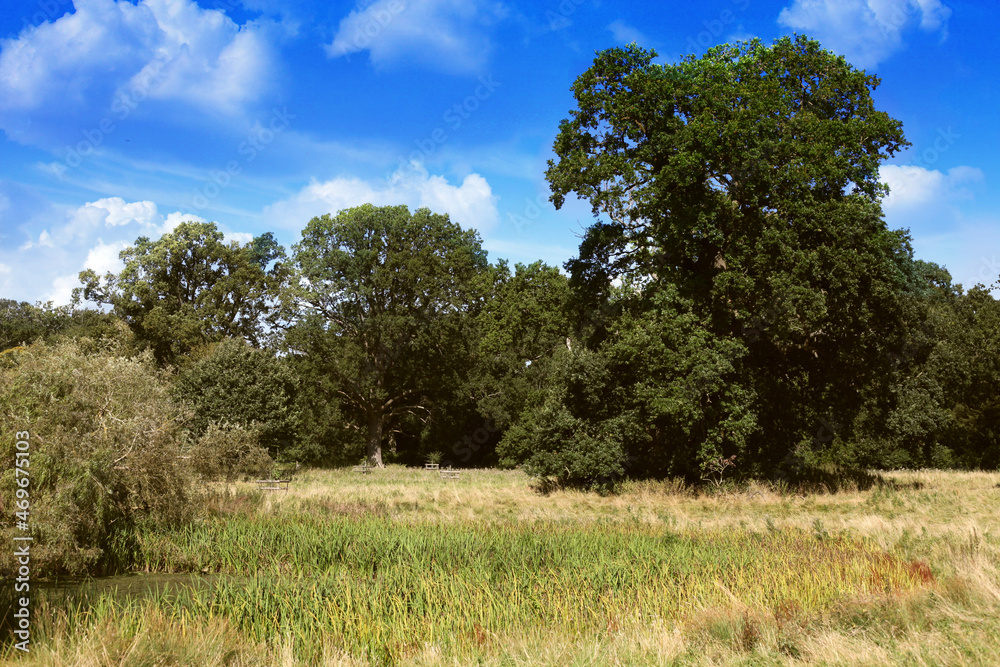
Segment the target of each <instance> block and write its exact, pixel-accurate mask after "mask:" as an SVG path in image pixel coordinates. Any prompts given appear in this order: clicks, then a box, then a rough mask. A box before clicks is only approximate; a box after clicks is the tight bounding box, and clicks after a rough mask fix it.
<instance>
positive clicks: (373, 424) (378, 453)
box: [368, 412, 385, 468]
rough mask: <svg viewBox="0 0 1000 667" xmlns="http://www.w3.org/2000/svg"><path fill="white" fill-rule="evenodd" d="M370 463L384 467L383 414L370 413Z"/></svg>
mask: <svg viewBox="0 0 1000 667" xmlns="http://www.w3.org/2000/svg"><path fill="white" fill-rule="evenodd" d="M368 463H369V464H371V465H374V466H377V467H379V468H384V467H385V464H383V463H382V415H380V414H377V413H375V412H369V413H368Z"/></svg>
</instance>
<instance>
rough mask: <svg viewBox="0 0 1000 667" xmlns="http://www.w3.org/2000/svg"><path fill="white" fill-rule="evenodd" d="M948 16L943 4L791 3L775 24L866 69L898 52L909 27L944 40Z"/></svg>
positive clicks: (924, 0) (905, 0) (886, 0)
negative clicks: (917, 28) (936, 33)
mask: <svg viewBox="0 0 1000 667" xmlns="http://www.w3.org/2000/svg"><path fill="white" fill-rule="evenodd" d="M950 16H951V9H949V8H948V7H947V6H945V5H944V4H943V3H942V2H941V0H793V2H792V4H791V5H790V6H788V7H786V8H784V9H782V10H781V13H780V14H779V15H778V23H779V24H780V25H782V26H785V27H786V28H791V29H792V30H796V31H799V32H804V33H806V34H808V35H810V36H811V37H815V38H816V39H818V40H819V41H820V42H821V43H822V44H823V46H824V47H825V48H827V49H830V50H831V51H833V52H835V53H838V54H842V55H844V56H846V57H847V59H848V60H849V61H850V62H851V63H852V64H853V65H855V66H856V67H860V68H862V69H868V68H873V67H876V66H877V65H878V64H879V63H880V62H882V61H883V60H885V59H886V58H888V57H889V56H891V55H892V54H893V53H895V52H896V51H898V50H899V49H900V48H902V46H903V33H904V31H905V30H906V29H907V28H909V27H911V26H914V25H918V26H919V27H920V28H921V29H922V30H924V31H925V32H940V33H941V36H942V38H944V37H946V36H947V30H948V19H949V18H950Z"/></svg>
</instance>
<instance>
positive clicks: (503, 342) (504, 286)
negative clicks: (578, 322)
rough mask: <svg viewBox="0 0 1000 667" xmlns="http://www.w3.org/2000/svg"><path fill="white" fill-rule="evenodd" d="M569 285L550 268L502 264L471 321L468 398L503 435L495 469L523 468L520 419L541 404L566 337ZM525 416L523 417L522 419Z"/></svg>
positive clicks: (524, 455) (524, 452)
mask: <svg viewBox="0 0 1000 667" xmlns="http://www.w3.org/2000/svg"><path fill="white" fill-rule="evenodd" d="M569 299H570V291H569V283H568V281H567V279H566V277H565V276H564V275H562V274H561V273H560V272H559V270H558V269H557V268H555V267H551V266H547V265H545V264H543V263H542V262H535V263H534V264H531V265H529V266H524V265H522V264H518V265H516V266H515V269H514V272H513V274H512V273H511V272H510V270H509V269H508V268H507V265H506V264H505V263H500V264H498V265H497V267H496V269H495V278H494V283H493V285H492V290H491V292H490V297H489V299H488V300H487V302H486V304H485V305H484V307H483V310H482V311H481V312H480V313H479V316H478V317H477V320H476V325H477V331H478V335H479V339H478V344H479V348H478V355H477V357H478V364H477V368H476V371H477V372H476V375H475V377H474V380H473V382H472V385H473V387H472V392H473V393H474V394H475V395H476V396H477V397H478V401H477V404H478V409H479V412H480V413H481V414H483V415H484V416H486V417H487V418H489V419H490V420H492V422H493V424H494V425H495V427H496V428H497V429H499V430H502V431H505V432H506V434H507V437H505V438H504V439H503V440H502V441H501V443H500V445H499V449H498V454H499V455H500V464H501V465H504V466H507V467H511V466H515V465H518V464H520V463H523V462H524V461H525V460H526V459H527V457H528V456H529V455H530V448H529V447H527V446H525V445H523V444H517V443H522V442H523V437H522V435H523V433H524V426H523V425H521V424H520V421H521V418H522V416H523V415H525V414H528V415H529V417H530V409H528V408H529V406H531V408H533V407H535V406H537V405H538V404H540V403H541V401H542V400H543V398H544V393H545V391H546V388H547V386H548V381H549V371H550V368H551V360H552V358H553V355H554V354H555V352H556V351H557V350H559V349H560V348H562V347H564V346H565V341H566V339H567V337H568V336H569V334H570V333H571V329H570V325H569V318H568V312H567V306H568V303H569ZM526 410H527V413H526Z"/></svg>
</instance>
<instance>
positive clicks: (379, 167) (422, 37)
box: [0, 0, 1000, 305]
mask: <svg viewBox="0 0 1000 667" xmlns="http://www.w3.org/2000/svg"><path fill="white" fill-rule="evenodd" d="M998 22H1000V5H997V4H995V3H992V2H990V3H986V2H959V1H957V0H955V1H948V2H945V0H776V1H768V0H706V1H704V2H697V3H693V2H684V3H675V2H664V3H646V2H643V3H638V2H635V3H633V2H615V3H612V2H607V1H606V0H603V1H594V0H551V1H543V2H522V1H518V0H375V1H374V2H367V1H362V2H360V3H358V4H350V3H342V2H313V3H309V2H291V1H290V0H200V3H196V2H194V1H193V0H142V1H141V2H138V3H129V2H125V1H120V2H116V1H115V0H76V1H75V2H71V1H70V0H33V1H26V0H25V1H22V0H5V1H4V3H3V6H2V8H0V129H2V139H0V297H3V298H14V299H19V300H27V301H32V302H34V301H36V300H42V301H46V300H52V301H54V302H55V303H56V304H57V305H58V304H62V303H67V302H68V300H69V297H70V292H71V290H72V288H73V287H75V286H78V284H79V283H78V280H77V274H78V273H79V271H81V270H82V269H84V268H93V269H95V270H97V271H98V272H102V273H103V272H104V271H108V270H113V271H114V270H118V268H120V264H119V263H118V259H117V255H118V252H119V251H120V250H121V249H122V248H123V247H125V246H126V245H128V244H130V243H132V242H134V241H135V239H136V238H137V237H139V236H150V237H158V236H159V235H160V234H162V233H163V232H164V231H167V230H169V229H171V228H172V227H173V226H174V225H176V224H177V223H178V222H180V221H183V220H186V219H203V220H211V221H215V222H217V223H218V225H219V227H220V228H221V229H222V230H223V231H225V232H226V234H227V236H228V237H229V238H233V239H238V240H248V239H249V238H250V237H251V236H254V235H258V234H260V233H262V232H265V231H274V232H275V233H276V235H277V237H278V238H279V240H280V241H281V242H282V243H283V244H284V245H285V246H286V247H289V246H290V245H291V244H292V243H294V242H296V241H297V240H298V238H299V232H300V230H301V229H302V228H303V227H304V226H305V224H306V223H307V222H308V221H309V220H310V219H311V218H312V217H313V216H315V215H319V214H322V213H326V212H335V211H337V210H340V209H343V208H347V207H350V206H355V205H358V204H361V203H365V202H372V203H375V204H398V203H402V204H407V205H409V206H410V207H411V209H412V208H416V207H419V206H428V207H430V208H431V209H432V210H434V211H436V212H446V213H449V214H450V215H451V217H452V219H453V220H455V221H457V222H459V223H461V224H462V225H463V226H464V227H475V228H476V229H478V230H479V231H480V233H481V235H482V237H483V240H484V245H485V247H486V248H487V250H489V252H490V257H491V258H492V259H496V258H498V257H504V258H507V259H509V260H510V261H511V262H512V263H513V262H530V261H533V260H535V259H543V260H545V261H546V262H549V263H551V264H562V262H564V261H566V260H567V259H569V258H570V257H571V256H573V255H574V254H575V252H576V248H577V244H578V241H579V238H578V235H579V234H580V232H581V231H582V229H583V228H584V227H585V226H587V225H588V224H590V222H591V221H592V218H591V214H590V208H589V205H587V204H585V203H583V202H575V201H574V202H568V203H567V204H566V205H565V206H564V208H563V209H562V210H560V211H556V210H555V209H554V208H553V207H552V205H551V204H550V203H548V191H547V188H546V184H545V180H544V171H545V163H546V160H547V159H548V158H549V157H551V147H552V140H553V138H554V137H555V134H556V131H557V129H558V124H559V121H560V120H561V119H563V118H565V117H566V116H567V115H568V112H569V110H570V109H571V108H572V106H573V100H572V96H571V94H570V90H569V89H570V86H571V85H572V83H573V81H574V79H575V78H576V77H577V76H578V75H579V74H580V73H582V72H583V71H584V70H585V69H586V68H587V67H588V66H589V65H590V63H591V62H592V61H593V57H594V52H595V50H599V49H604V48H608V47H612V46H615V45H621V44H626V43H629V42H632V41H636V42H638V43H639V44H640V45H642V46H646V47H651V48H654V49H655V50H656V51H657V52H658V53H659V54H660V56H661V59H662V60H663V61H674V60H677V59H678V58H679V57H680V56H681V55H684V54H688V53H699V54H700V53H702V52H703V51H704V50H705V49H706V48H708V47H709V46H712V45H714V44H718V43H722V42H728V41H734V40H737V39H747V38H751V37H759V38H761V39H762V40H764V41H765V42H768V43H769V42H771V41H772V40H774V39H775V38H776V37H778V36H780V35H785V34H791V33H793V32H797V33H804V34H807V35H809V36H811V37H814V38H816V39H819V40H820V41H821V42H822V43H823V45H824V46H825V47H826V48H828V49H830V50H833V51H835V52H837V53H842V54H844V55H846V56H847V57H848V59H849V60H850V61H851V62H852V63H854V64H855V65H856V66H858V67H861V68H864V69H867V70H868V71H869V72H873V73H876V74H878V75H879V76H880V77H881V78H882V86H881V87H880V88H879V90H878V91H877V92H876V98H877V103H878V105H879V107H880V108H882V109H884V110H886V111H887V112H889V113H890V114H891V115H892V116H894V117H896V118H899V119H900V120H902V121H903V124H904V130H905V132H906V135H907V138H908V139H909V140H910V141H911V142H912V143H913V146H912V148H910V149H909V150H908V151H906V152H905V153H903V154H902V155H899V156H897V157H896V158H895V159H894V160H893V161H892V163H891V164H888V165H886V166H884V167H883V169H882V176H883V179H884V180H885V181H886V182H887V183H889V185H890V186H891V188H892V194H891V195H890V197H889V198H888V199H887V200H886V201H885V203H884V204H885V211H886V219H887V222H888V224H889V225H890V226H891V227H893V228H899V227H905V228H909V229H910V230H911V232H912V234H913V236H914V245H915V248H916V251H917V255H918V256H919V257H921V258H923V259H928V260H932V261H936V262H938V263H941V264H944V265H946V266H947V268H948V269H949V270H950V271H951V272H952V274H953V276H954V277H955V279H956V280H957V281H959V282H961V283H963V284H964V285H966V286H971V285H973V284H975V283H977V282H982V283H985V284H991V283H993V282H994V281H996V280H997V278H998V275H1000V206H998V205H1000V195H998V192H1000V188H998V187H997V184H998V182H1000V155H998V151H997V148H998V146H1000V129H998V122H997V121H998V120H1000V114H998V112H997V109H998V108H1000V99H998V97H1000V92H998V91H1000V81H998V78H1000V75H998V70H1000V67H998V65H1000V62H998V61H1000V49H997V48H996V46H995V42H994V32H995V26H996V25H997V23H998Z"/></svg>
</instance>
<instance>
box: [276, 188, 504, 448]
mask: <svg viewBox="0 0 1000 667" xmlns="http://www.w3.org/2000/svg"><path fill="white" fill-rule="evenodd" d="M293 251H294V255H293V264H294V270H295V272H296V273H295V278H294V279H293V287H292V288H291V289H289V290H288V292H287V293H286V305H287V306H288V308H289V312H290V314H291V318H292V321H291V323H290V328H289V330H288V332H287V334H286V341H287V344H288V346H289V350H290V352H291V353H293V354H296V355H303V356H307V357H309V358H310V364H309V366H310V367H311V368H313V369H315V370H316V371H317V372H319V373H322V374H323V378H322V384H323V385H324V386H326V387H330V388H331V391H332V392H333V393H334V396H333V398H335V399H336V400H337V403H338V404H339V408H340V410H341V412H342V414H343V416H344V418H345V419H346V420H347V422H348V425H349V426H350V427H351V428H353V429H356V430H358V431H360V432H361V433H363V434H364V439H365V442H366V443H367V445H366V446H367V457H368V460H369V461H371V462H372V463H374V464H375V465H378V466H381V465H382V449H383V445H384V444H385V443H386V442H387V441H388V439H389V438H390V437H391V436H392V435H393V434H394V433H395V432H396V431H397V430H398V427H399V424H400V420H402V419H403V418H404V417H406V416H408V415H410V416H415V417H417V418H426V417H427V416H428V415H429V414H430V412H431V405H432V402H433V401H434V400H435V399H436V397H439V396H441V395H442V394H443V393H445V392H447V391H448V390H449V388H450V387H452V386H454V385H455V383H456V382H458V381H459V378H460V377H461V376H462V374H463V373H465V372H467V371H468V367H469V365H468V357H467V355H466V351H467V350H468V348H469V338H468V331H469V327H470V325H471V319H472V318H471V317H470V314H471V313H472V311H474V310H475V309H476V308H478V304H479V302H480V300H481V298H480V293H481V292H480V289H479V284H478V277H479V276H480V275H481V274H482V273H483V272H484V271H485V269H486V267H487V266H488V264H487V261H486V253H485V251H483V250H482V248H481V247H480V240H479V236H478V234H477V233H476V232H475V231H474V230H468V231H464V230H462V228H461V227H459V226H458V225H457V224H455V223H453V222H451V220H449V218H448V216H447V215H439V214H435V213H431V211H430V210H428V209H426V208H421V209H418V210H416V211H415V212H413V213H412V214H411V213H410V211H409V210H408V209H407V208H406V207H405V206H385V207H375V206H372V205H370V204H367V205H364V206H360V207H357V208H352V209H347V210H344V211H341V212H340V213H338V214H337V215H336V216H330V215H324V216H322V217H318V218H313V219H312V220H311V221H310V222H309V224H308V225H307V226H306V228H305V230H303V232H302V241H301V242H299V243H298V244H297V245H295V246H293Z"/></svg>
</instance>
